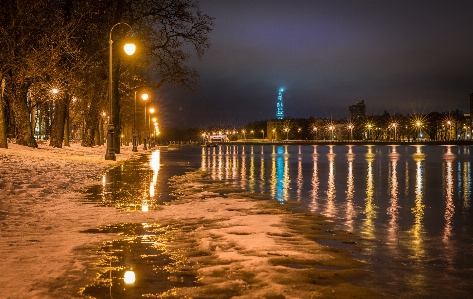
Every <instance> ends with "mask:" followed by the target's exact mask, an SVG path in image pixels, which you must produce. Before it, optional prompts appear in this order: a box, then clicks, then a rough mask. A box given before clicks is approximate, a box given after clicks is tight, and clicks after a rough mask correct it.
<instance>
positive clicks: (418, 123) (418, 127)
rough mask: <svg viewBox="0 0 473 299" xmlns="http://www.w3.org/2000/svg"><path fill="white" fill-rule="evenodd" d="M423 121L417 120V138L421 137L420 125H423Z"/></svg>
mask: <svg viewBox="0 0 473 299" xmlns="http://www.w3.org/2000/svg"><path fill="white" fill-rule="evenodd" d="M421 125H422V123H421V122H420V121H417V122H416V127H417V130H418V133H417V136H416V139H417V138H418V137H420V127H421Z"/></svg>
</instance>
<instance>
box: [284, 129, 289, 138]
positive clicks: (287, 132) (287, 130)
mask: <svg viewBox="0 0 473 299" xmlns="http://www.w3.org/2000/svg"><path fill="white" fill-rule="evenodd" d="M284 132H286V140H289V129H288V128H284Z"/></svg>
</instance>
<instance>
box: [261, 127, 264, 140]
mask: <svg viewBox="0 0 473 299" xmlns="http://www.w3.org/2000/svg"><path fill="white" fill-rule="evenodd" d="M261 133H263V141H264V130H261Z"/></svg>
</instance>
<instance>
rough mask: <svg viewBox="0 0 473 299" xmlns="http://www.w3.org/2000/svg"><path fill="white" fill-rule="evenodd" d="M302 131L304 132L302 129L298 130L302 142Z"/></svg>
mask: <svg viewBox="0 0 473 299" xmlns="http://www.w3.org/2000/svg"><path fill="white" fill-rule="evenodd" d="M301 131H302V128H299V129H297V132H299V140H302V135H301Z"/></svg>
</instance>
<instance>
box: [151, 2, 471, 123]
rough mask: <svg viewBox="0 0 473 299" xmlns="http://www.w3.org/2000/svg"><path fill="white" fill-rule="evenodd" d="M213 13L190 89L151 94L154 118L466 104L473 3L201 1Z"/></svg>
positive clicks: (228, 119) (418, 109) (221, 118)
mask: <svg viewBox="0 0 473 299" xmlns="http://www.w3.org/2000/svg"><path fill="white" fill-rule="evenodd" d="M200 7H201V9H202V11H203V12H205V13H207V14H209V15H210V16H212V17H214V18H215V26H214V29H213V31H212V32H211V33H210V38H211V43H212V45H211V47H210V49H209V50H208V51H207V52H206V53H205V55H204V57H203V58H202V60H200V61H199V60H197V59H192V60H191V61H190V65H191V66H192V67H194V68H195V69H196V70H197V71H198V72H199V73H200V76H201V77H200V80H199V86H196V87H195V91H194V93H193V94H189V93H187V92H186V91H184V90H182V89H179V88H173V87H165V88H162V89H161V90H159V91H157V94H156V95H155V97H156V98H157V100H156V104H157V106H158V109H159V114H158V116H159V117H160V119H161V126H165V127H166V126H178V127H181V128H188V127H200V128H203V127H206V126H210V125H222V126H223V125H228V126H234V127H236V128H238V127H240V126H242V125H244V124H247V123H249V122H252V121H257V120H263V119H264V120H266V119H274V118H276V116H275V115H276V100H277V96H278V90H279V88H284V89H285V91H284V95H283V100H284V110H285V111H284V112H285V116H287V117H295V118H308V117H310V116H313V117H316V118H318V117H328V118H330V117H332V118H340V117H344V116H346V117H348V116H349V112H348V106H349V105H353V104H355V103H356V102H358V101H361V100H364V101H365V104H366V109H367V113H368V114H380V113H382V112H383V111H384V110H386V111H388V112H389V113H391V114H393V113H395V112H396V113H403V114H406V113H428V112H431V111H449V110H455V109H460V110H463V112H465V113H467V112H468V111H469V94H470V93H473V1H471V0H470V1H416V0H410V1H382V0H378V1H355V0H347V1H295V0H293V1H283V0H273V1H249V0H247V1H217V0H213V1H212V0H206V1H204V0H202V1H200Z"/></svg>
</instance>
